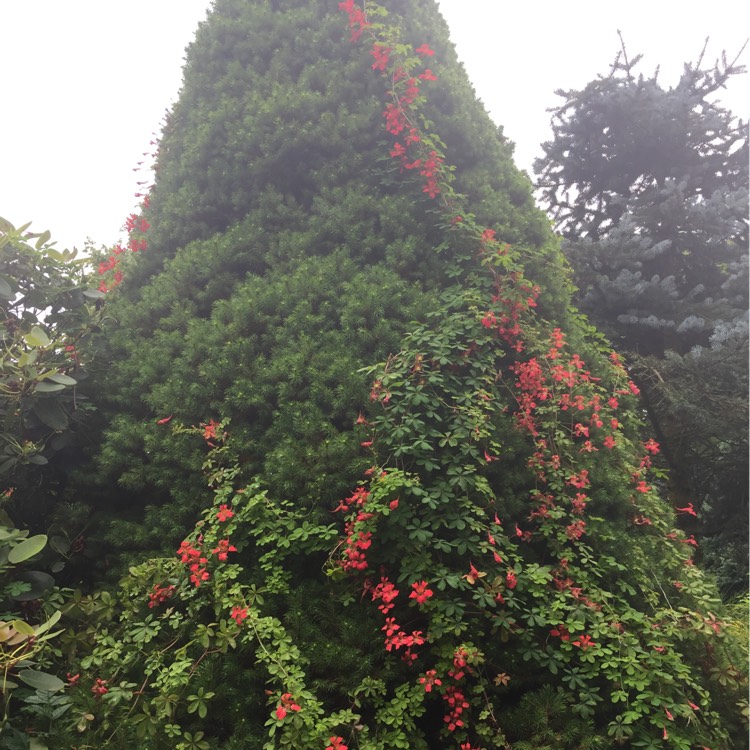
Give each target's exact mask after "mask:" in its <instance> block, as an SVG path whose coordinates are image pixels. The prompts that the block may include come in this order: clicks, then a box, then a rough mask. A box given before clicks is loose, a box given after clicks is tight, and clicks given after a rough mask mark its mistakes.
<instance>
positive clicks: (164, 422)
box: [156, 414, 174, 424]
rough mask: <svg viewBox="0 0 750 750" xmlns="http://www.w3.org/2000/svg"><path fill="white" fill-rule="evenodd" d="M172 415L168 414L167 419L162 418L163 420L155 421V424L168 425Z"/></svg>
mask: <svg viewBox="0 0 750 750" xmlns="http://www.w3.org/2000/svg"><path fill="white" fill-rule="evenodd" d="M173 416H174V415H172V414H170V415H169V416H168V417H164V419H157V420H156V424H169V422H171V421H172V417H173Z"/></svg>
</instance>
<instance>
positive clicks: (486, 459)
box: [484, 451, 498, 463]
mask: <svg viewBox="0 0 750 750" xmlns="http://www.w3.org/2000/svg"><path fill="white" fill-rule="evenodd" d="M484 460H485V461H486V462H487V463H490V462H491V461H497V460H498V458H497V456H491V455H490V454H489V453H487V451H485V452H484Z"/></svg>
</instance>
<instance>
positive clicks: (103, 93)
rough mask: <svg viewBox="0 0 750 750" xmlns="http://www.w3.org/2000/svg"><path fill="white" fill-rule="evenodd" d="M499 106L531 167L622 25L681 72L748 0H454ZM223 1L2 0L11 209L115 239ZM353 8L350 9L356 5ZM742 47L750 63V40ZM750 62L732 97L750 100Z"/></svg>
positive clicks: (748, 7) (651, 58) (665, 71)
mask: <svg viewBox="0 0 750 750" xmlns="http://www.w3.org/2000/svg"><path fill="white" fill-rule="evenodd" d="M439 3H440V8H441V11H442V12H443V14H444V15H445V17H446V20H447V21H448V24H449V25H450V27H451V33H452V36H453V40H454V42H455V43H456V45H457V48H458V54H459V57H460V58H461V59H462V60H463V61H464V63H465V65H466V69H467V71H468V73H469V77H470V78H471V80H472V81H473V83H474V86H475V88H476V91H477V94H478V96H479V97H480V98H481V99H482V101H483V102H484V103H485V106H486V107H487V109H488V111H489V112H490V114H491V115H492V117H493V119H494V120H495V121H496V122H497V123H499V124H502V125H503V126H504V127H505V133H506V135H507V136H508V137H509V138H511V139H512V140H514V141H515V142H516V157H517V163H518V164H519V166H520V167H521V168H524V169H527V170H529V171H530V169H531V163H532V161H533V159H534V157H535V156H538V155H539V153H540V150H539V143H541V142H542V141H544V140H547V139H548V138H549V137H550V129H549V114H548V113H547V112H546V109H547V108H548V107H550V106H553V105H554V104H555V103H556V97H555V96H554V94H553V91H554V90H555V89H558V88H580V87H582V86H584V85H585V84H586V83H587V82H588V81H590V80H592V79H593V78H594V77H595V76H596V75H597V74H598V73H606V72H607V70H608V67H609V63H610V62H611V61H612V60H613V58H614V55H615V53H616V52H617V50H618V49H619V40H618V37H617V29H618V28H619V29H620V30H621V31H622V33H623V35H624V37H625V41H626V43H627V45H628V51H629V53H630V54H631V56H632V55H635V54H636V53H638V52H642V53H643V54H644V60H643V62H642V63H641V67H640V70H641V71H642V72H644V73H645V74H648V73H650V72H651V71H652V70H653V68H655V67H656V66H657V65H660V66H661V70H662V73H661V78H660V80H661V81H662V82H663V83H664V84H672V83H676V81H677V78H678V76H679V73H680V71H681V69H682V63H683V62H685V61H688V60H695V59H696V57H697V55H698V53H699V52H700V49H701V48H702V46H703V41H704V39H705V38H706V37H707V36H709V37H710V38H711V41H710V43H709V49H708V55H707V61H708V62H713V60H714V59H715V58H716V57H718V56H719V54H720V53H721V50H722V49H726V50H727V52H728V54H729V55H730V57H733V56H734V54H735V53H736V52H737V51H738V50H739V49H740V47H741V46H742V44H743V43H744V41H745V39H746V38H747V37H748V36H749V35H750V3H746V2H743V1H742V0H715V1H714V2H712V3H710V4H708V3H706V2H705V1H704V0H703V1H700V2H698V1H697V0H628V2H619V3H606V2H602V0H573V1H569V2H567V3H561V2H559V0H555V1H553V0H536V1H535V2H523V1H522V0H516V2H509V0H439ZM210 4H211V3H210V0H128V2H115V1H114V0H108V1H105V0H64V1H63V0H0V34H1V39H2V41H1V42H0V82H1V83H2V89H1V90H2V104H1V105H0V108H1V109H0V144H1V148H2V151H1V152H0V153H1V154H2V161H0V165H1V166H0V216H3V217H5V218H7V219H9V220H10V221H11V222H13V223H14V224H16V225H17V226H18V225H20V224H22V223H25V222H26V221H33V224H32V229H33V230H36V231H43V230H44V229H49V230H50V231H51V232H52V235H53V239H56V240H57V241H58V245H60V246H66V247H72V246H74V245H75V246H78V247H82V246H83V243H84V240H85V239H86V237H90V238H92V239H93V240H94V241H95V242H96V243H97V244H111V243H112V242H114V241H115V240H116V239H117V237H118V236H119V229H120V227H121V225H122V223H123V221H124V218H125V216H126V215H127V214H128V213H129V212H130V211H131V210H132V209H133V207H134V205H135V203H136V199H135V198H134V193H135V192H137V190H138V186H137V184H136V183H137V181H138V180H139V179H143V177H144V176H143V174H142V173H138V172H134V171H133V169H134V167H136V165H137V163H138V162H139V161H141V160H142V159H143V155H142V154H143V152H145V151H147V150H149V148H150V147H149V141H150V140H151V139H152V138H153V136H154V134H156V133H158V130H159V127H160V122H161V119H162V116H163V114H164V112H165V110H166V109H167V108H168V107H169V106H170V105H171V103H172V102H173V101H174V99H175V98H176V95H177V92H178V90H179V87H180V82H181V68H182V63H183V58H184V49H185V47H186V45H187V44H188V43H189V42H190V40H191V39H192V36H193V33H194V30H195V28H196V26H197V24H198V22H199V21H200V20H202V19H203V18H204V17H205V12H206V10H207V9H208V7H209V6H210ZM342 20H344V19H342ZM742 61H743V62H744V63H745V64H750V49H747V50H746V51H745V53H744V54H743V57H742ZM749 80H750V77H749V76H747V75H745V76H742V77H737V78H735V79H734V81H733V82H732V83H731V84H730V87H729V89H728V90H727V91H726V92H724V93H723V94H722V96H721V97H720V98H721V100H722V101H723V102H724V104H725V105H726V106H728V107H729V108H730V109H731V110H732V111H733V112H734V113H735V114H736V115H739V116H741V117H742V118H743V119H745V120H747V119H748V114H750V85H749Z"/></svg>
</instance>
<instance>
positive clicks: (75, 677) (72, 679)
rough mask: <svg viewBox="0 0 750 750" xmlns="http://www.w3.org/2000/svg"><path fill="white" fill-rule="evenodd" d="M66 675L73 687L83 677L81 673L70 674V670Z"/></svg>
mask: <svg viewBox="0 0 750 750" xmlns="http://www.w3.org/2000/svg"><path fill="white" fill-rule="evenodd" d="M65 676H66V677H67V678H68V685H70V686H71V687H73V686H74V685H75V684H76V683H77V682H78V680H80V679H81V675H80V674H70V672H68V673H67V674H66V675H65Z"/></svg>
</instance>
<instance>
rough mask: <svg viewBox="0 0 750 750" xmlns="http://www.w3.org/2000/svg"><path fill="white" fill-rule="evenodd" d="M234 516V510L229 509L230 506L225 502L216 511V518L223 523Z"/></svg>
mask: <svg viewBox="0 0 750 750" xmlns="http://www.w3.org/2000/svg"><path fill="white" fill-rule="evenodd" d="M232 516H234V512H233V511H231V510H230V509H229V506H228V505H226V504H225V503H222V504H221V505H220V506H219V510H217V511H216V518H217V520H218V521H220V522H221V523H224V521H228V520H229V519H230V518H232Z"/></svg>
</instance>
